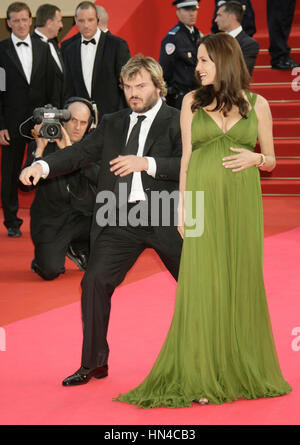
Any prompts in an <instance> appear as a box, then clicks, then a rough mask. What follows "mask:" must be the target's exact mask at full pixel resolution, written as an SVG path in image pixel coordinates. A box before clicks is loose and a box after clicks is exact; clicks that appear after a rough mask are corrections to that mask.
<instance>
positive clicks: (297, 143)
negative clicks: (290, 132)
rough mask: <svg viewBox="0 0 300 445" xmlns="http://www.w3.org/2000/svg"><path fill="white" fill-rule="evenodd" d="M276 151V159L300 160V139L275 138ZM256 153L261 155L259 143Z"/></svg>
mask: <svg viewBox="0 0 300 445" xmlns="http://www.w3.org/2000/svg"><path fill="white" fill-rule="evenodd" d="M274 150H275V155H276V157H277V156H279V157H285V158H287V157H298V158H300V138H299V139H279V138H274ZM255 151H256V152H258V153H260V147H259V143H257V145H256V148H255Z"/></svg>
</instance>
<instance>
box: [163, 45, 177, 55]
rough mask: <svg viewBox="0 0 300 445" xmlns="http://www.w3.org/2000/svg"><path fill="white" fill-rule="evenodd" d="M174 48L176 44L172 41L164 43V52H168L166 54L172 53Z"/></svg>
mask: <svg viewBox="0 0 300 445" xmlns="http://www.w3.org/2000/svg"><path fill="white" fill-rule="evenodd" d="M175 49H176V46H175V45H174V43H166V45H165V50H166V53H167V54H168V56H170V55H171V54H173V52H174V51H175Z"/></svg>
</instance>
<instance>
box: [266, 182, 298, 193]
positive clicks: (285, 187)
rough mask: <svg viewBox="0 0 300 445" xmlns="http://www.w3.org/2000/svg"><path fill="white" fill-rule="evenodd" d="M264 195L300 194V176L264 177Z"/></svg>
mask: <svg viewBox="0 0 300 445" xmlns="http://www.w3.org/2000/svg"><path fill="white" fill-rule="evenodd" d="M261 189H262V193H263V195H294V196H296V195H297V196H300V178H298V179H290V180H287V179H285V178H283V179H280V178H277V179H275V178H272V179H269V178H262V179H261Z"/></svg>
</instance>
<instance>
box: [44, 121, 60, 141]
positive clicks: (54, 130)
mask: <svg viewBox="0 0 300 445" xmlns="http://www.w3.org/2000/svg"><path fill="white" fill-rule="evenodd" d="M58 134H59V126H58V125H55V124H54V125H49V126H48V127H47V135H48V137H49V138H55V137H57V136H58Z"/></svg>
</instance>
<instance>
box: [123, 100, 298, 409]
mask: <svg viewBox="0 0 300 445" xmlns="http://www.w3.org/2000/svg"><path fill="white" fill-rule="evenodd" d="M248 97H249V101H250V104H251V109H250V111H249V113H248V117H247V119H241V120H239V121H238V122H237V123H236V124H235V125H234V126H233V127H232V128H230V129H229V130H228V131H227V132H226V133H224V132H223V131H222V130H221V129H220V127H218V125H217V124H216V123H215V121H214V120H213V119H212V117H210V116H209V114H208V113H207V112H206V111H205V110H203V109H199V110H198V111H197V112H196V113H195V114H194V117H193V122H192V148H193V151H192V155H191V158H190V162H189V167H188V173H187V184H186V190H188V191H194V192H196V191H204V232H203V234H202V235H201V236H198V237H192V236H188V237H187V236H185V238H184V243H183V250H182V257H181V264H180V272H179V278H178V286H177V294H176V304H175V312H174V316H173V320H172V323H171V327H170V330H169V332H168V335H167V338H166V340H165V342H164V345H163V347H162V349H161V352H160V354H159V356H158V358H157V359H156V362H155V364H154V366H153V368H152V370H151V372H150V374H149V375H148V376H147V378H146V379H145V380H144V381H143V382H142V383H141V384H140V385H139V386H138V387H136V388H135V389H133V390H131V391H130V392H128V393H126V394H120V395H119V397H118V398H117V399H115V400H119V401H122V402H127V403H130V404H136V405H138V406H139V407H142V408H155V407H160V406H164V407H172V408H175V407H186V406H191V404H192V401H193V400H195V399H200V398H202V397H205V398H207V399H208V400H209V403H211V404H221V403H223V402H232V401H234V400H237V399H239V398H245V399H257V398H259V397H275V396H280V395H283V394H287V393H289V392H290V391H291V387H290V386H289V384H288V383H287V382H286V381H285V380H284V379H283V377H282V374H281V370H280V366H279V363H278V358H277V354H276V349H275V345H274V339H273V334H272V327H271V323H270V318H269V311H268V306H267V301H266V295H265V287H264V280H263V216H262V199H261V187H260V176H259V171H258V169H257V168H256V167H250V168H248V169H246V170H243V171H240V172H232V169H226V168H225V167H224V166H223V165H222V158H223V157H225V156H229V155H232V154H234V153H233V152H232V151H230V150H229V148H230V147H235V148H246V149H248V150H251V151H253V150H254V147H255V145H256V141H257V117H256V113H255V110H254V105H255V101H256V97H257V96H256V95H255V94H253V95H252V96H250V95H248ZM194 201H196V200H194ZM194 211H195V212H196V209H195V208H194ZM194 214H196V213H194ZM185 230H187V228H186V229H185ZM185 233H186V232H185Z"/></svg>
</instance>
